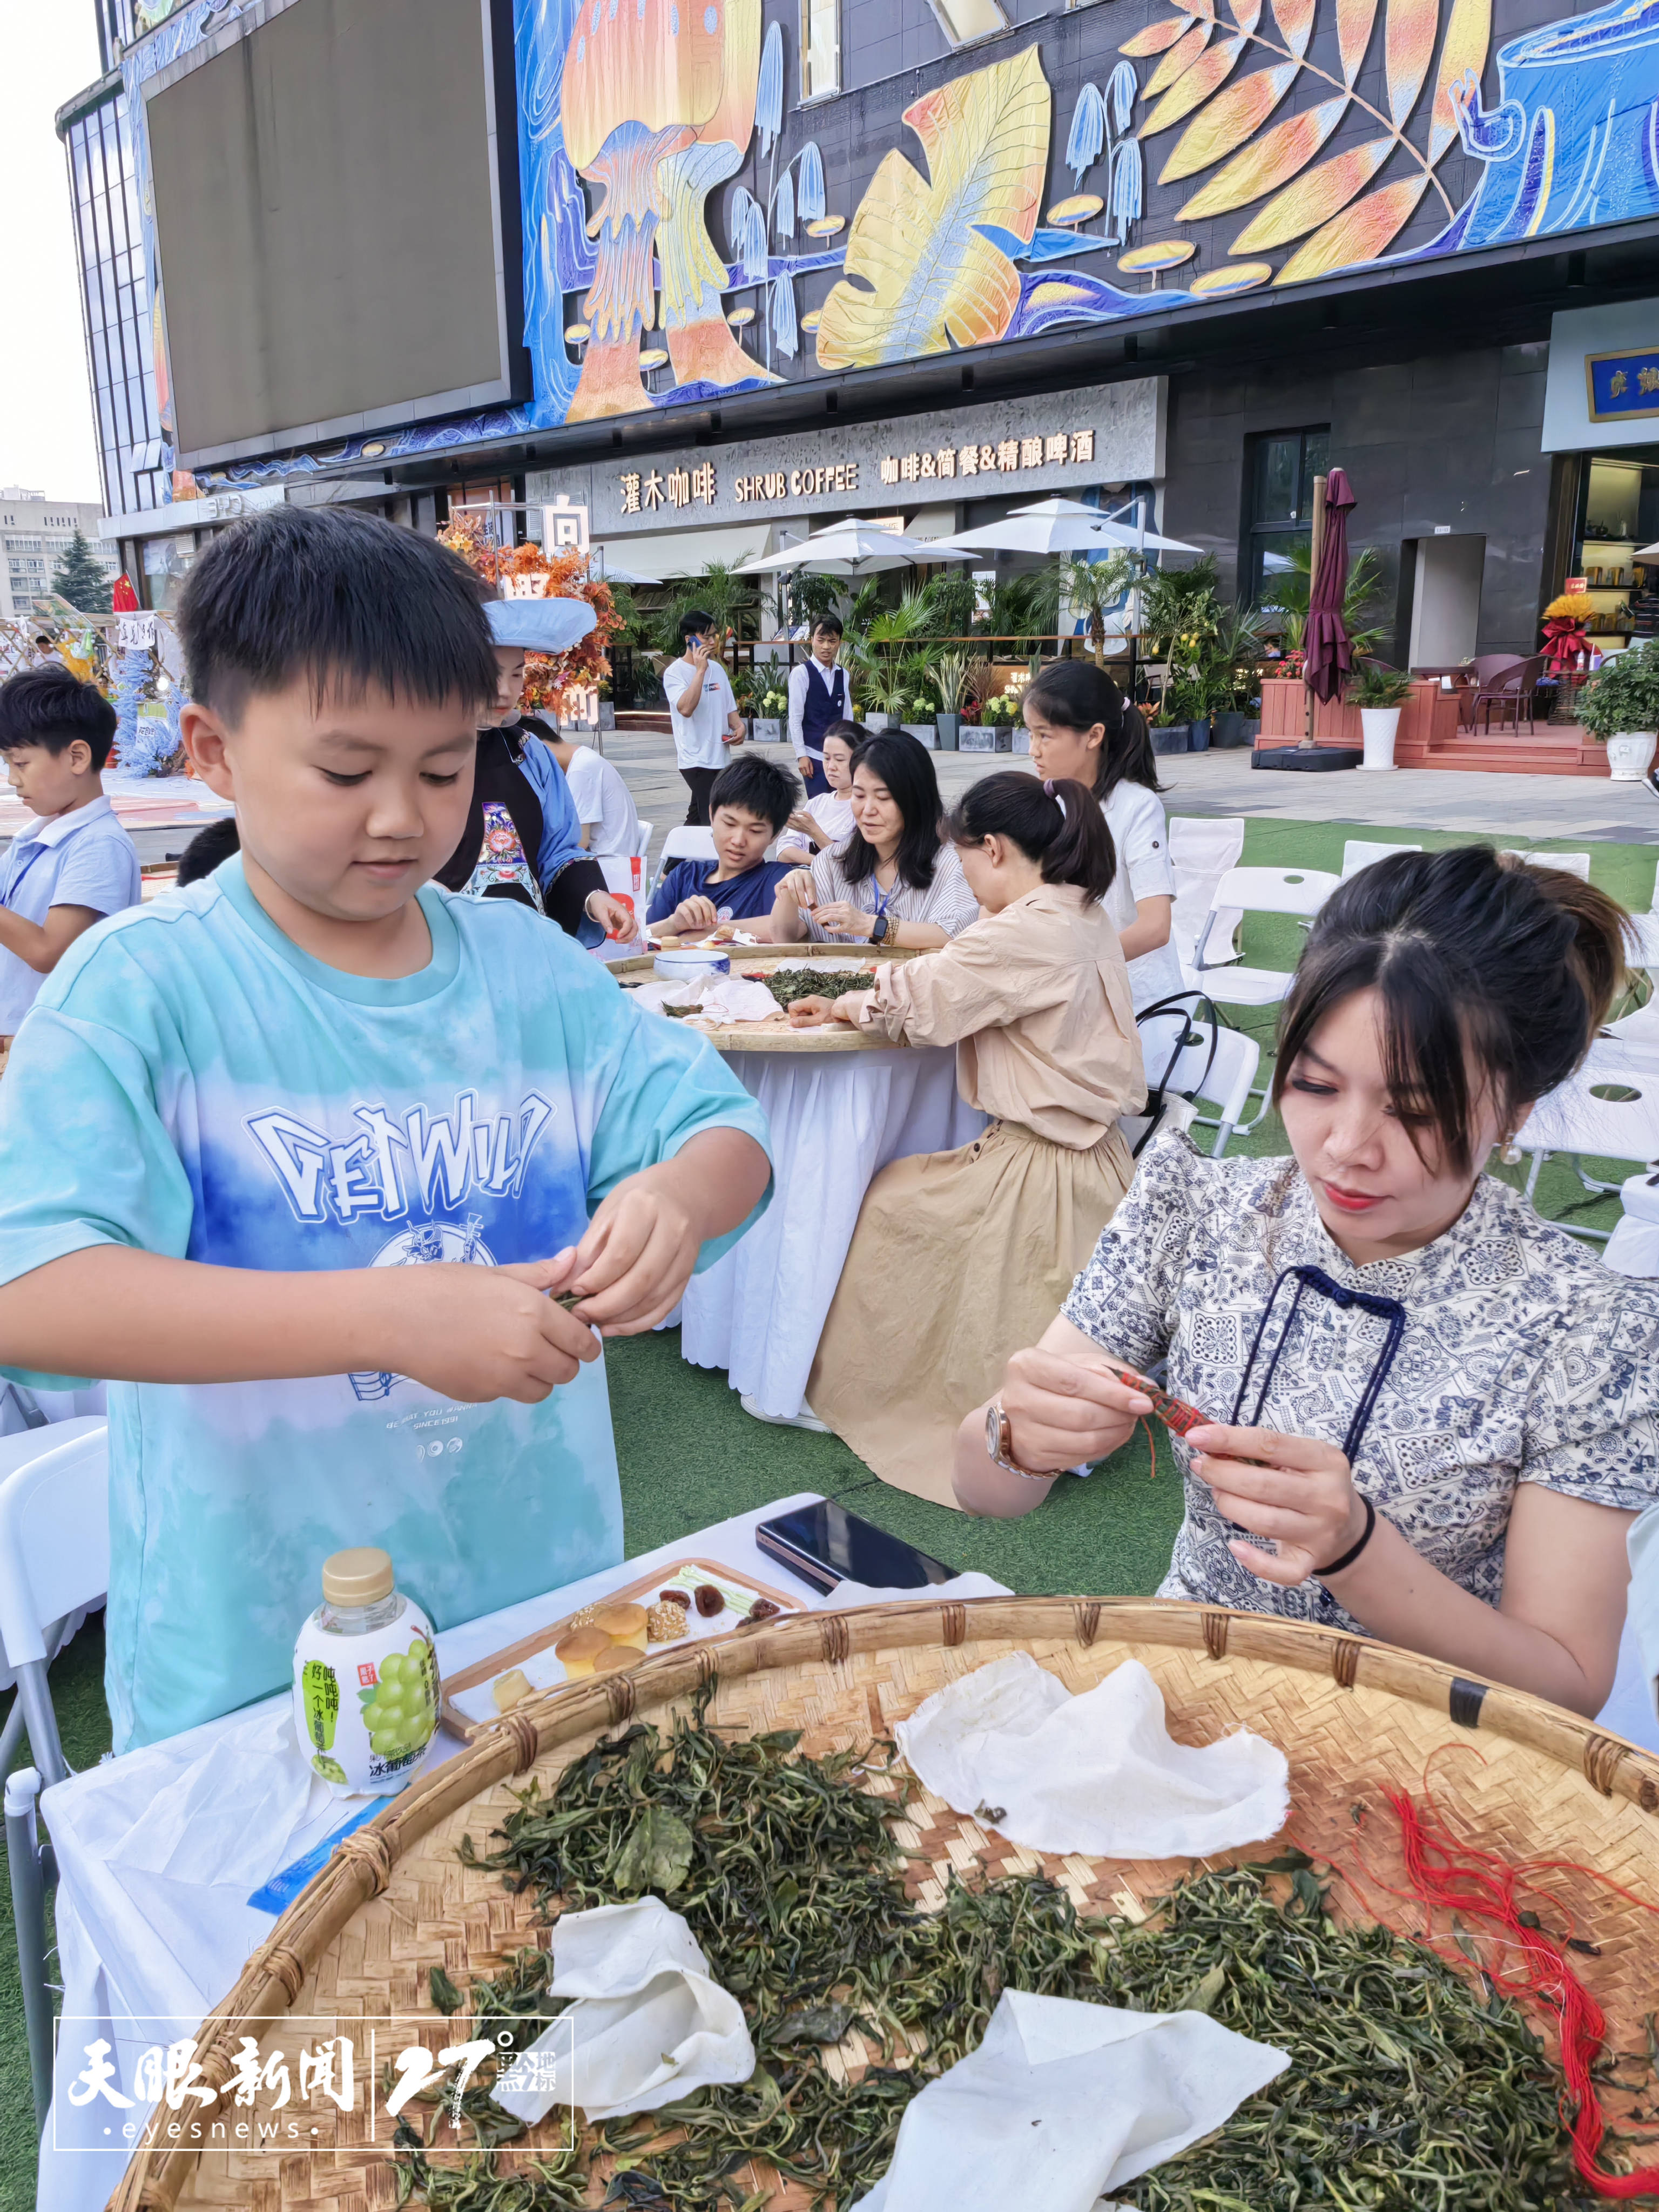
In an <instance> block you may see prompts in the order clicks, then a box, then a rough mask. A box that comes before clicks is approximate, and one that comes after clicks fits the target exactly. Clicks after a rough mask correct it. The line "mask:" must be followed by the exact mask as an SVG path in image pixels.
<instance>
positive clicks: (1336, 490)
mask: <svg viewBox="0 0 1659 2212" xmlns="http://www.w3.org/2000/svg"><path fill="white" fill-rule="evenodd" d="M1354 504H1355V501H1354V495H1353V487H1352V484H1351V483H1349V482H1348V478H1347V474H1346V471H1344V470H1342V469H1333V470H1332V471H1331V472H1330V475H1329V477H1328V478H1327V479H1326V483H1325V537H1324V542H1323V544H1322V546H1321V547H1320V550H1319V566H1318V568H1317V571H1316V574H1315V575H1314V578H1313V581H1312V586H1311V588H1310V592H1309V594H1308V621H1307V626H1306V628H1305V629H1304V631H1303V634H1302V649H1303V655H1304V659H1303V667H1302V680H1303V682H1304V684H1306V685H1307V687H1308V689H1309V690H1310V691H1311V692H1312V693H1313V695H1314V696H1315V698H1316V699H1323V700H1325V701H1327V702H1328V701H1330V700H1332V699H1334V698H1335V697H1336V696H1337V694H1338V693H1339V692H1340V690H1341V689H1342V679H1343V678H1344V677H1345V676H1346V675H1348V674H1349V673H1350V672H1351V671H1352V667H1353V654H1352V651H1351V650H1350V649H1349V646H1348V633H1347V629H1346V626H1345V624H1344V623H1343V620H1342V599H1343V594H1344V593H1345V592H1346V590H1347V587H1348V514H1349V511H1350V510H1351V508H1352V507H1353V506H1354Z"/></svg>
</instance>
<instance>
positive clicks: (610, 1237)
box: [551, 1129, 769, 1336]
mask: <svg viewBox="0 0 1659 2212" xmlns="http://www.w3.org/2000/svg"><path fill="white" fill-rule="evenodd" d="M768 1175H769V1166H768V1163H767V1158H766V1155H765V1153H764V1152H763V1150H762V1148H761V1147H760V1146H759V1145H757V1143H756V1142H755V1140H754V1139H753V1138H752V1137H749V1136H746V1135H744V1133H743V1132H742V1131H741V1130H738V1129H705V1130H703V1131H702V1133H700V1134H699V1135H697V1136H695V1137H693V1138H692V1139H690V1142H689V1143H687V1144H685V1145H684V1146H682V1147H681V1148H680V1150H679V1151H678V1152H677V1153H676V1154H675V1156H674V1158H672V1159H671V1160H664V1161H663V1162H662V1163H661V1164H659V1165H658V1166H656V1167H653V1168H645V1169H643V1170H641V1172H640V1173H639V1174H638V1175H634V1176H629V1178H628V1180H627V1181H626V1182H620V1183H618V1184H617V1188H615V1190H613V1191H612V1192H611V1195H610V1196H609V1197H608V1198H607V1199H605V1200H604V1201H603V1203H602V1204H601V1205H600V1206H599V1211H598V1212H596V1213H595V1214H594V1216H593V1218H592V1221H591V1222H590V1223H589V1224H588V1227H587V1234H586V1236H585V1237H583V1238H582V1241H581V1243H580V1244H579V1245H577V1247H576V1249H575V1251H574V1253H565V1252H561V1253H560V1254H558V1255H557V1256H556V1258H555V1259H554V1261H552V1263H551V1264H552V1266H553V1267H556V1268H564V1267H565V1263H566V1262H567V1261H568V1263H569V1264H568V1269H566V1272H565V1273H564V1276H563V1279H562V1280H561V1281H560V1283H558V1284H557V1285H555V1286H554V1287H556V1288H557V1289H562V1288H563V1287H564V1285H565V1283H566V1282H568V1283H569V1284H570V1285H571V1286H572V1287H573V1288H574V1289H576V1290H579V1291H580V1292H581V1294H582V1295H581V1303H580V1305H578V1306H577V1308H576V1310H575V1317H576V1318H577V1319H578V1320H579V1321H580V1322H586V1323H589V1324H591V1326H592V1328H597V1329H598V1330H599V1332H600V1334H602V1335H605V1336H638V1335H640V1334H642V1333H643V1332H644V1331H645V1330H646V1329H648V1328H655V1327H656V1325H657V1323H658V1322H659V1321H661V1320H663V1319H664V1318H665V1316H667V1315H668V1314H671V1313H672V1311H673V1310H674V1308H675V1307H676V1306H677V1305H678V1304H679V1302H680V1299H681V1297H683V1295H684V1291H685V1286H686V1285H687V1283H689V1282H690V1279H691V1270H692V1268H693V1267H695V1266H696V1261H697V1253H698V1250H699V1249H700V1248H701V1246H702V1243H703V1241H704V1239H705V1238H707V1237H718V1236H720V1235H721V1234H723V1233H724V1232H725V1231H726V1230H728V1229H733V1228H735V1227H736V1226H737V1225H738V1222H740V1221H741V1220H742V1219H743V1218H744V1215H745V1214H746V1213H747V1212H749V1210H750V1207H751V1206H754V1205H755V1204H756V1203H757V1201H758V1200H759V1199H760V1197H761V1195H762V1194H763V1191H764V1190H765V1188H766V1183H767V1178H768Z"/></svg>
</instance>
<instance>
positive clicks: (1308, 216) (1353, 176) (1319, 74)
mask: <svg viewBox="0 0 1659 2212" xmlns="http://www.w3.org/2000/svg"><path fill="white" fill-rule="evenodd" d="M1334 4H1335V9H1336V34H1337V52H1338V61H1339V67H1340V74H1338V75H1333V74H1332V73H1331V72H1330V71H1329V70H1323V69H1320V68H1318V67H1316V65H1315V64H1313V63H1311V62H1310V60H1309V59H1308V46H1309V41H1310V39H1311V37H1312V34H1313V28H1314V12H1315V9H1316V5H1317V0H1225V14H1224V13H1222V12H1221V11H1220V9H1219V8H1218V0H1174V6H1175V8H1176V14H1175V15H1172V16H1170V17H1167V18H1165V19H1164V20H1163V21H1158V22H1155V23H1152V24H1149V25H1148V26H1147V27H1146V29H1145V30H1144V31H1141V32H1139V33H1138V34H1137V35H1136V36H1135V37H1134V38H1133V39H1130V40H1127V41H1126V43H1125V44H1124V45H1123V46H1121V48H1120V49H1119V51H1120V52H1121V53H1124V54H1126V55H1127V56H1128V57H1129V58H1131V59H1132V60H1152V59H1154V58H1156V62H1157V66H1156V67H1155V68H1154V69H1153V70H1152V74H1151V76H1149V77H1148V78H1147V80H1146V83H1145V84H1144V85H1143V86H1142V88H1141V96H1142V99H1143V100H1145V101H1146V103H1147V104H1148V106H1149V109H1150V112H1148V114H1147V116H1146V121H1145V122H1144V123H1143V124H1142V125H1141V126H1140V133H1139V135H1140V137H1142V138H1143V139H1150V138H1156V137H1158V136H1159V134H1160V133H1162V132H1164V131H1169V130H1171V129H1172V128H1173V127H1174V126H1175V125H1176V124H1178V123H1184V124H1185V125H1186V128H1185V129H1184V130H1183V131H1182V133H1181V135H1180V137H1178V138H1177V139H1176V141H1175V143H1174V144H1173V145H1172V147H1171V148H1170V151H1169V152H1168V153H1167V154H1166V155H1164V165H1163V167H1162V168H1161V169H1160V170H1159V172H1158V182H1159V183H1160V184H1177V183H1179V182H1181V181H1182V179H1185V178H1188V177H1197V176H1199V175H1200V173H1202V172H1203V171H1205V170H1212V171H1213V173H1212V175H1211V176H1210V177H1209V178H1208V179H1206V182H1204V183H1203V184H1201V185H1200V186H1199V188H1198V190H1197V191H1195V192H1194V194H1193V195H1192V197H1190V198H1189V199H1188V200H1187V201H1186V202H1185V203H1184V204H1182V207H1181V208H1180V209H1179V210H1177V211H1176V214H1177V220H1179V221H1182V222H1198V221H1200V219H1202V218H1205V217H1207V216H1220V215H1231V213H1233V211H1234V210H1237V209H1241V208H1247V207H1251V206H1255V204H1256V203H1257V202H1261V203H1263V204H1261V205H1260V206H1255V213H1254V214H1253V215H1252V216H1251V217H1250V219H1249V222H1247V223H1246V224H1245V225H1244V228H1243V229H1242V230H1241V231H1240V232H1239V233H1238V235H1237V237H1236V238H1235V239H1234V240H1232V241H1231V245H1230V246H1228V249H1227V251H1228V252H1229V253H1243V254H1256V253H1261V252H1267V251H1268V250H1270V249H1272V248H1273V247H1274V246H1289V245H1291V243H1292V242H1293V241H1294V240H1301V241H1302V242H1301V244H1300V245H1298V246H1297V247H1296V250H1295V252H1292V253H1291V255H1290V257H1289V258H1288V259H1287V260H1286V261H1285V263H1284V264H1283V265H1282V266H1281V267H1280V268H1279V270H1278V271H1277V272H1276V274H1275V276H1274V278H1273V282H1274V283H1275V284H1298V283H1306V282H1307V281H1308V280H1309V279H1310V278H1311V277H1316V276H1328V275H1329V274H1330V273H1331V271H1332V270H1337V269H1346V268H1351V267H1352V266H1353V265H1354V264H1357V263H1361V262H1366V261H1372V260H1375V259H1376V258H1377V257H1378V256H1379V255H1380V254H1382V253H1383V252H1386V251H1387V249H1388V247H1389V245H1390V244H1391V243H1392V241H1393V240H1394V239H1395V237H1396V236H1397V235H1398V234H1399V232H1400V231H1401V229H1402V228H1403V227H1404V226H1405V224H1406V222H1407V221H1408V220H1409V218H1410V216H1411V215H1412V213H1413V210H1414V209H1415V208H1416V207H1417V205H1418V203H1419V201H1420V200H1421V199H1422V197H1423V196H1424V194H1425V192H1427V191H1431V190H1432V191H1435V192H1437V194H1438V195H1439V197H1440V198H1441V199H1442V200H1443V201H1444V203H1445V210H1446V214H1447V216H1448V217H1449V216H1451V214H1452V213H1453V211H1454V210H1453V208H1452V203H1451V200H1450V197H1449V195H1448V194H1447V192H1446V191H1445V188H1444V187H1443V185H1442V184H1441V183H1440V181H1439V179H1438V178H1437V176H1436V175H1435V169H1436V167H1437V164H1438V162H1439V161H1440V159H1441V157H1442V155H1443V154H1444V153H1445V151H1446V149H1447V148H1448V147H1449V146H1450V145H1451V144H1452V143H1454V142H1455V139H1456V137H1457V116H1456V110H1455V106H1454V104H1453V96H1452V94H1453V87H1454V86H1455V85H1456V84H1457V82H1459V80H1460V79H1461V78H1462V76H1464V74H1465V72H1466V71H1469V70H1473V71H1474V75H1475V76H1476V77H1477V78H1478V77H1479V76H1480V72H1481V70H1483V69H1484V68H1485V66H1486V49H1487V45H1488V42H1489V40H1490V38H1491V35H1492V0H1451V5H1450V10H1449V15H1448V16H1447V20H1446V26H1445V32H1444V35H1443V37H1439V46H1440V61H1439V67H1438V69H1437V70H1436V71H1435V76H1434V91H1433V94H1432V98H1431V104H1430V107H1429V130H1428V143H1427V146H1426V148H1423V147H1419V146H1418V145H1416V144H1414V143H1413V141H1412V139H1411V138H1410V137H1407V131H1408V128H1409V126H1410V125H1411V123H1412V120H1413V117H1414V116H1415V115H1416V114H1417V113H1418V112H1419V102H1420V100H1421V99H1422V95H1423V91H1424V88H1425V85H1426V84H1427V83H1428V82H1429V72H1430V68H1431V64H1433V61H1434V56H1435V45H1436V40H1437V37H1438V36H1439V33H1440V21H1439V4H1438V0H1386V4H1384V5H1383V7H1382V11H1381V12H1382V15H1383V79H1384V87H1385V90H1386V96H1387V100H1388V106H1387V110H1386V112H1385V111H1384V110H1383V109H1382V108H1379V107H1376V106H1373V105H1372V104H1371V102H1370V100H1364V99H1362V98H1361V96H1360V95H1359V94H1358V92H1357V91H1356V89H1355V84H1356V81H1357V79H1358V76H1359V72H1360V70H1361V69H1362V68H1363V67H1364V62H1365V58H1366V55H1367V53H1368V52H1369V51H1370V46H1371V41H1372V38H1373V36H1374V34H1375V32H1376V18H1377V15H1378V12H1379V0H1334ZM1250 50H1254V51H1253V52H1250ZM1247 52H1249V58H1252V59H1254V58H1258V57H1259V58H1261V60H1262V61H1263V62H1264V63H1265V66H1264V67H1261V68H1259V69H1252V70H1246V71H1244V72H1243V73H1240V74H1236V73H1235V72H1236V71H1237V70H1238V69H1239V65H1240V64H1241V63H1243V61H1244V60H1245V58H1246V56H1247ZM1298 77H1306V78H1310V79H1313V80H1315V81H1316V82H1320V83H1322V84H1324V85H1326V86H1328V87H1329V96H1328V98H1326V99H1323V100H1319V101H1318V102H1317V103H1316V105H1314V106H1310V107H1304V108H1301V109H1299V110H1298V111H1297V112H1296V113H1295V114H1293V115H1287V116H1285V117H1284V118H1283V119H1282V120H1280V121H1279V122H1277V123H1273V124H1272V125H1268V118H1269V117H1270V116H1272V115H1273V113H1274V112H1275V111H1276V110H1277V109H1278V108H1279V106H1280V105H1281V103H1282V102H1283V101H1284V100H1285V96H1286V95H1287V94H1288V93H1289V92H1290V90H1291V87H1292V85H1294V84H1295V83H1296V82H1297V79H1298ZM1351 113H1352V114H1355V115H1359V116H1364V117H1368V118H1370V120H1371V121H1372V122H1374V123H1375V124H1376V132H1375V135H1373V136H1372V137H1368V138H1366V139H1364V140H1363V141H1361V142H1360V143H1358V144H1356V145H1351V146H1346V147H1344V148H1343V149H1342V150H1341V151H1340V153H1336V154H1333V155H1327V156H1326V158H1325V159H1324V160H1322V161H1316V155H1319V154H1320V152H1321V151H1322V149H1323V148H1324V146H1325V145H1326V143H1328V140H1329V139H1330V138H1331V137H1333V135H1334V132H1335V131H1336V129H1337V126H1338V125H1339V124H1340V123H1341V122H1342V120H1343V118H1345V117H1346V116H1348V115H1349V114H1351ZM1264 125H1268V127H1267V128H1264V127H1263V126H1264ZM1390 157H1397V158H1396V166H1397V167H1398V168H1399V171H1400V173H1399V174H1398V175H1396V176H1394V177H1391V178H1390V179H1388V180H1387V181H1386V182H1384V183H1382V184H1380V185H1375V186H1374V187H1373V179H1376V177H1377V176H1378V174H1379V173H1380V172H1381V171H1382V169H1383V167H1384V166H1385V164H1387V163H1388V162H1389V160H1390ZM1310 164H1311V165H1312V166H1311V167H1310ZM1218 165H1219V166H1218Z"/></svg>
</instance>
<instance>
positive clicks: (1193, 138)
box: [1158, 62, 1301, 185]
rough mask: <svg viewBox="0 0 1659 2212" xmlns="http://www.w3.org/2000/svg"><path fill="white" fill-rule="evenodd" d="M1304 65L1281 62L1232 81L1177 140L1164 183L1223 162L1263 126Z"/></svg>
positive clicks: (1161, 179) (1161, 177)
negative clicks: (1275, 66)
mask: <svg viewBox="0 0 1659 2212" xmlns="http://www.w3.org/2000/svg"><path fill="white" fill-rule="evenodd" d="M1300 68H1301V64H1299V63H1297V62H1281V63H1279V65H1278V67H1277V68H1276V69H1265V70H1256V71H1255V73H1254V74H1253V75H1252V76H1247V77H1243V78H1241V79H1240V80H1239V82H1237V84H1230V85H1229V86H1228V88H1227V89H1226V90H1225V92H1224V93H1223V94H1221V95H1220V97H1219V98H1218V99H1216V100H1212V101H1211V102H1210V104H1209V106H1207V107H1206V109H1205V111H1204V112H1203V113H1202V115H1200V117H1199V118H1197V120H1196V121H1195V122H1193V123H1189V124H1188V125H1187V128H1186V129H1185V130H1184V131H1182V134H1181V136H1180V137H1179V138H1178V139H1177V140H1176V149H1175V151H1174V153H1173V154H1171V155H1170V158H1169V160H1168V161H1166V162H1165V163H1164V167H1163V169H1162V170H1161V172H1160V173H1159V175H1158V182H1159V184H1161V185H1168V184H1174V183H1176V181H1177V180H1178V179H1181V178H1182V177H1195V176H1196V175H1197V174H1198V173H1199V171H1200V169H1207V168H1208V167H1209V166H1210V164H1211V163H1212V161H1224V160H1225V158H1226V156H1227V155H1229V154H1231V153H1232V152H1233V151H1234V149H1236V148H1237V147H1239V146H1242V145H1243V143H1244V141H1245V140H1246V139H1247V138H1249V137H1251V136H1252V134H1253V133H1254V132H1255V131H1259V130H1260V129H1261V125H1263V124H1264V123H1265V122H1266V121H1267V118H1268V117H1269V116H1270V115H1271V114H1272V113H1273V110H1274V108H1275V107H1277V106H1278V105H1279V101H1280V100H1283V98H1284V97H1285V94H1286V93H1287V92H1288V91H1289V90H1290V88H1291V86H1292V85H1293V84H1294V83H1295V82H1296V80H1297V76H1298V74H1299V72H1300Z"/></svg>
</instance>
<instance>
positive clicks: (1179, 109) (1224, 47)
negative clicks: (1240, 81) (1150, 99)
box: [1140, 33, 1245, 138]
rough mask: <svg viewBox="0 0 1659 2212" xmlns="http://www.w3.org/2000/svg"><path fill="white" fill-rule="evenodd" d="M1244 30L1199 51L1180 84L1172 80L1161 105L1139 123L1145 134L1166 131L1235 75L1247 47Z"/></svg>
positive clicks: (1154, 134)
mask: <svg viewBox="0 0 1659 2212" xmlns="http://www.w3.org/2000/svg"><path fill="white" fill-rule="evenodd" d="M1244 44H1245V42H1244V39H1243V33H1241V34H1240V35H1239V36H1238V37H1237V38H1233V39H1224V40H1222V42H1221V44H1220V45H1219V46H1212V47H1211V48H1210V51H1209V52H1208V53H1206V54H1200V56H1199V58H1198V59H1197V60H1196V61H1195V62H1194V64H1193V65H1192V67H1191V68H1190V69H1189V70H1188V71H1187V72H1186V74H1185V76H1182V79H1181V81H1180V82H1179V83H1178V84H1172V85H1171V86H1170V89H1169V90H1168V91H1167V92H1166V93H1165V94H1164V97H1163V99H1162V100H1159V101H1158V106H1156V107H1155V108H1154V109H1153V110H1152V113H1151V114H1150V115H1149V116H1148V117H1147V118H1146V121H1145V122H1144V123H1143V124H1142V125H1141V126H1140V136H1141V137H1143V138H1156V137H1157V136H1158V132H1159V131H1167V130H1169V128H1170V125H1172V124H1176V123H1179V122H1181V121H1182V120H1183V119H1184V118H1186V117H1187V116H1188V115H1190V114H1191V113H1192V112H1193V110H1194V108H1195V107H1201V106H1203V104H1204V102H1205V101H1206V100H1208V99H1209V97H1210V95H1211V94H1212V93H1213V92H1216V91H1218V90H1219V88H1221V86H1223V85H1224V84H1225V82H1227V79H1228V78H1229V77H1230V76H1231V75H1232V73H1233V68H1234V65H1235V64H1236V63H1237V60H1238V58H1239V56H1240V55H1241V54H1242V53H1243V51H1244Z"/></svg>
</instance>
